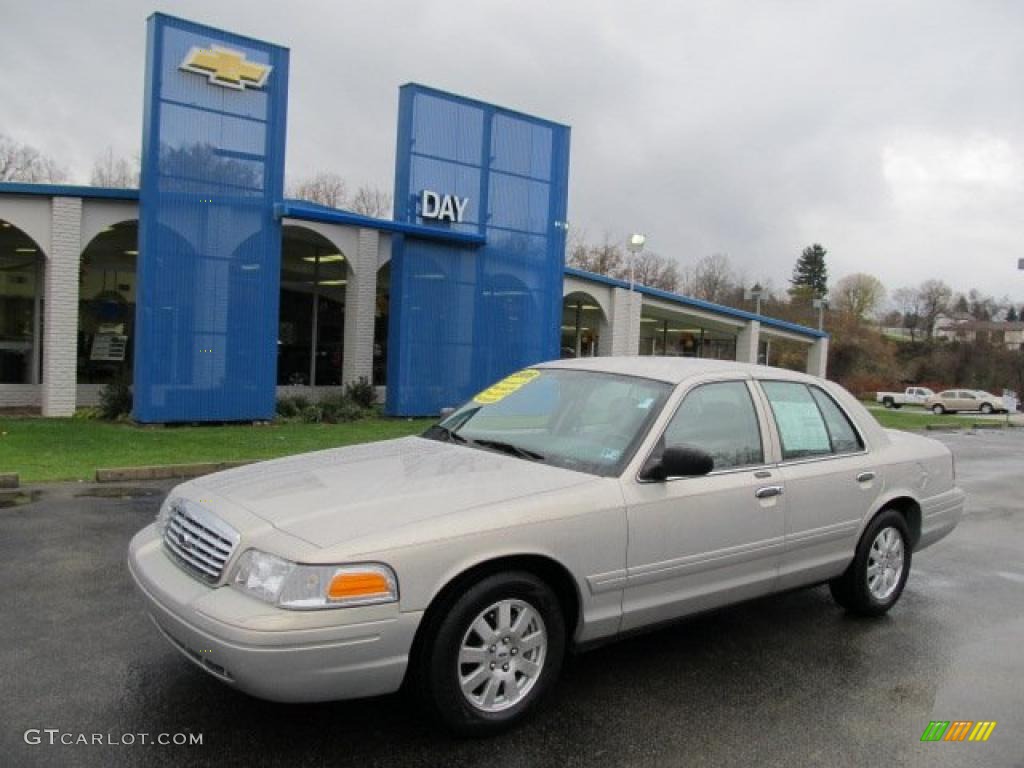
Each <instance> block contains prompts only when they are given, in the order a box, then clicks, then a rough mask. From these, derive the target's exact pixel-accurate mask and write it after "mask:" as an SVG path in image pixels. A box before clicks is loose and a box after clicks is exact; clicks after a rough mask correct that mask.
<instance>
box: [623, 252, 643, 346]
mask: <svg viewBox="0 0 1024 768" xmlns="http://www.w3.org/2000/svg"><path fill="white" fill-rule="evenodd" d="M646 242H647V238H646V237H645V236H644V235H641V234H640V233H639V232H634V233H633V234H632V235H630V236H629V242H628V243H626V250H627V251H629V339H630V342H631V343H632V340H633V333H634V327H633V326H634V321H633V314H634V310H633V303H634V301H636V297H635V296H634V294H633V287H634V285H635V282H636V281H635V275H636V271H635V265H636V255H637V254H638V253H640V251H642V250H643V249H644V243H646ZM637 351H639V349H638V350H637Z"/></svg>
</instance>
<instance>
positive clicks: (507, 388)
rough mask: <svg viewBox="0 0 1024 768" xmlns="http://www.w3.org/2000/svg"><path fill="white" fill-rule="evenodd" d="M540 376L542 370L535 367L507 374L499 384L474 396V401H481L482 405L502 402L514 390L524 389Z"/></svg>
mask: <svg viewBox="0 0 1024 768" xmlns="http://www.w3.org/2000/svg"><path fill="white" fill-rule="evenodd" d="M538 376H540V371H538V370H536V369H535V368H527V369H526V370H524V371H519V372H517V373H513V374H512V375H511V376H506V377H505V378H504V379H502V380H501V381H499V382H498V383H497V384H494V385H492V386H490V387H488V388H487V389H485V390H484V391H483V392H481V393H480V394H479V395H477V396H476V397H474V398H473V402H474V403H480V405H493V404H494V403H498V402H501V401H502V400H504V399H505V398H506V397H508V396H509V395H511V394H512V393H513V392H517V391H519V390H520V389H522V388H523V387H524V386H526V385H527V384H529V383H530V382H531V381H533V380H534V379H536V378H537V377H538Z"/></svg>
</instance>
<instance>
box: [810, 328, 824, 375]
mask: <svg viewBox="0 0 1024 768" xmlns="http://www.w3.org/2000/svg"><path fill="white" fill-rule="evenodd" d="M827 369H828V337H827V336H822V337H821V338H820V339H817V340H815V342H814V343H813V344H812V345H811V346H810V347H808V349H807V372H808V373H809V374H811V375H812V376H820V377H821V378H823V379H824V378H825V372H826V370H827Z"/></svg>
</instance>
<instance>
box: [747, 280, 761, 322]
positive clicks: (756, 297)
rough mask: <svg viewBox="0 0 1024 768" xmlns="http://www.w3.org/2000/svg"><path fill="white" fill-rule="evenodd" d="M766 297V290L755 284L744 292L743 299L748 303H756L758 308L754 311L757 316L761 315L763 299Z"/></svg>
mask: <svg viewBox="0 0 1024 768" xmlns="http://www.w3.org/2000/svg"><path fill="white" fill-rule="evenodd" d="M762 296H764V288H762V287H761V284H760V283H754V284H753V285H752V286H750V287H749V288H747V290H745V291H744V292H743V298H745V299H746V300H747V301H754V302H756V306H757V308H756V309H755V310H754V312H755V314H758V315H760V314H761V297H762Z"/></svg>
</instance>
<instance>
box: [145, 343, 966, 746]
mask: <svg viewBox="0 0 1024 768" xmlns="http://www.w3.org/2000/svg"><path fill="white" fill-rule="evenodd" d="M963 503H964V495H963V493H962V492H961V491H960V489H959V488H957V486H956V483H955V477H954V467H953V460H952V457H951V455H950V453H949V451H948V450H947V449H946V448H945V447H944V446H943V445H942V444H940V443H938V442H935V441H933V440H930V439H927V438H925V437H921V436H918V435H913V434H909V433H904V432H893V431H886V430H884V429H882V428H881V427H880V426H879V425H878V423H877V422H876V421H875V420H874V418H872V417H871V415H869V414H868V413H867V411H865V410H864V408H863V407H862V406H861V405H860V404H859V403H858V402H857V401H856V400H855V399H854V398H853V397H851V396H850V395H849V394H848V393H847V392H846V391H845V390H843V389H842V388H840V387H838V386H836V385H835V384H832V383H829V382H827V381H824V380H821V379H817V378H813V377H810V376H807V375H804V374H799V373H793V372H791V371H784V370H779V369H774V368H767V367H763V366H751V365H743V364H739V363H726V362H719V361H711V360H695V359H681V358H651V357H644V358H635V357H634V358H622V357H614V358H586V359H580V360H562V361H557V362H551V363H546V364H543V365H538V366H536V367H533V368H529V369H526V370H524V371H521V372H519V373H517V374H514V375H512V376H510V377H508V378H507V379H505V380H503V381H501V382H499V383H498V384H496V385H494V386H493V387H491V388H489V389H487V390H485V391H483V392H481V393H480V394H479V395H477V396H476V397H475V398H473V400H471V401H470V402H468V403H466V404H465V405H463V406H462V407H461V408H459V409H458V410H457V411H455V412H454V413H452V414H451V415H450V416H448V417H447V418H445V419H444V420H443V421H442V422H440V423H439V424H437V425H436V426H434V427H431V428H430V429H429V430H428V431H427V432H426V433H425V434H424V435H422V436H421V437H408V438H403V439H399V440H391V441H387V442H381V443H375V444H370V445H362V446H355V447H347V448H337V449H332V450H326V451H320V452H317V453H311V454H306V455H300V456H292V457H289V458H285V459H279V460H276V461H269V462H264V463H261V464H255V465H251V466H247V467H243V468H239V469H233V470H229V471H227V472H221V473H219V474H215V475H210V476H207V477H204V478H200V479H197V480H192V481H190V482H187V483H184V484H183V485H180V486H178V487H177V488H175V489H174V490H173V491H172V492H171V494H170V495H169V496H168V498H167V499H166V501H165V502H164V504H163V506H162V508H161V510H160V513H159V516H158V518H157V520H156V522H155V523H153V524H152V525H149V526H147V527H146V528H145V529H143V530H142V531H141V532H140V533H139V534H138V535H136V536H135V538H134V539H133V540H132V542H131V547H130V555H129V565H130V569H131V573H132V575H133V576H134V578H135V581H136V582H137V584H138V587H139V589H140V590H141V592H142V594H143V595H144V597H145V599H146V603H147V607H148V610H149V612H150V614H151V616H152V618H153V621H154V623H155V624H156V626H157V628H158V629H159V630H160V632H161V633H162V634H163V635H164V636H165V637H166V638H167V640H169V641H170V643H171V644H172V645H173V646H174V647H175V648H177V649H178V650H179V651H181V652H182V654H184V656H185V657H186V658H188V659H190V660H191V661H193V662H194V663H195V664H197V665H198V666H199V667H200V668H202V669H204V670H206V671H207V672H209V673H210V674H212V675H214V676H215V677H217V678H218V679H220V680H222V681H223V682H225V683H227V684H229V685H231V686H234V687H236V688H238V689H240V690H242V691H246V692H248V693H250V694H253V695H255V696H259V697H262V698H266V699H272V700H277V701H291V702H297V701H302V702H304V701H321V700H329V699H344V698H352V697H360V696H370V695H375V694H383V693H388V692H391V691H395V690H397V689H398V688H399V687H400V686H401V685H402V684H403V681H408V682H409V683H410V684H411V687H414V688H415V689H416V690H418V691H419V693H420V694H421V695H422V696H423V697H424V699H425V701H426V702H427V703H428V704H429V706H430V707H431V708H432V709H433V710H434V711H435V712H437V713H438V714H439V715H440V717H441V719H442V720H443V722H445V723H446V724H447V725H448V726H450V727H452V728H453V729H455V730H458V731H462V732H480V731H487V730H491V729H496V728H500V727H502V726H506V725H508V724H510V723H512V722H514V721H517V720H519V719H520V718H521V717H522V716H523V715H525V714H526V713H527V712H529V711H531V710H532V709H534V708H535V706H536V704H537V702H538V701H539V700H540V699H541V698H542V697H543V695H544V694H545V692H546V691H548V690H549V689H550V688H551V687H552V685H553V684H554V683H555V680H556V678H557V677H558V674H559V668H560V667H561V664H562V659H563V657H564V655H565V653H566V652H567V651H569V650H570V649H575V648H583V647H586V646H588V645H590V644H592V643H594V642H596V641H601V640H605V639H608V638H613V637H615V636H618V635H622V634H624V633H628V632H631V631H633V630H637V629H640V628H644V627H650V626H653V625H656V624H658V623H661V622H664V621H668V620H672V619H678V618H680V617H683V616H686V615H689V614H693V613H696V612H699V611H705V610H708V609H711V608H715V607H717V606H722V605H727V604H730V603H735V602H737V601H741V600H747V599H750V598H754V597H758V596H761V595H767V594H771V593H773V592H778V591H780V590H785V589H790V588H792V587H798V586H802V585H814V584H820V583H823V582H828V583H829V584H830V586H831V590H832V594H833V595H834V596H835V598H836V600H837V601H838V602H839V604H840V605H842V606H843V607H845V608H846V609H847V610H849V611H851V612H855V613H859V614H866V615H871V616H875V615H879V614H882V613H884V612H886V611H888V610H889V609H890V608H891V607H892V606H893V605H894V604H895V603H896V601H897V600H898V599H899V597H900V594H901V593H902V591H903V587H904V585H905V584H906V581H907V576H908V574H909V572H910V564H911V557H912V553H915V552H918V551H920V550H921V549H923V548H924V547H927V546H929V545H931V544H933V543H934V542H935V541H937V540H938V539H940V538H942V537H943V536H945V535H946V534H948V533H949V532H950V531H952V530H953V528H954V527H955V526H956V524H957V522H958V520H959V519H960V515H961V513H962V509H963Z"/></svg>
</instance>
